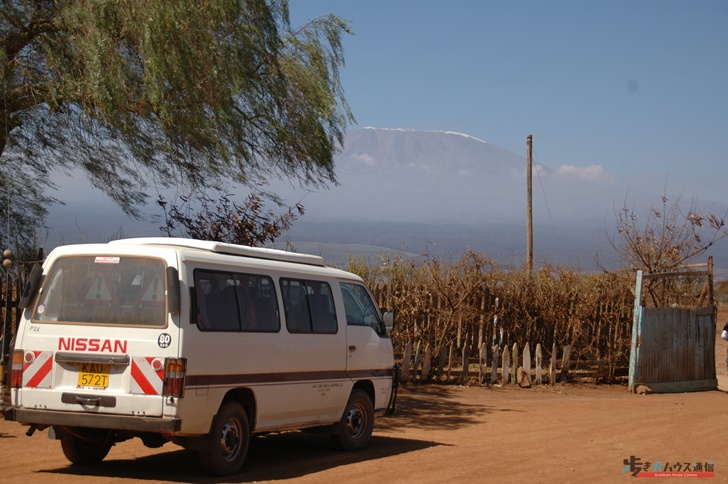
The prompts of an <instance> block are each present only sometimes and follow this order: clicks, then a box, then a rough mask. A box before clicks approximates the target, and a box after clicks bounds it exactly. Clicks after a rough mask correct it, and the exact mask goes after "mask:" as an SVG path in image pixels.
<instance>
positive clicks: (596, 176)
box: [554, 165, 612, 182]
mask: <svg viewBox="0 0 728 484" xmlns="http://www.w3.org/2000/svg"><path fill="white" fill-rule="evenodd" d="M554 176H556V177H559V178H578V179H580V180H586V181H594V182H596V181H609V180H611V179H612V177H611V176H610V175H609V173H607V171H606V170H605V169H604V168H603V167H602V165H589V166H574V165H561V166H560V167H559V168H558V169H557V170H556V171H555V172H554Z"/></svg>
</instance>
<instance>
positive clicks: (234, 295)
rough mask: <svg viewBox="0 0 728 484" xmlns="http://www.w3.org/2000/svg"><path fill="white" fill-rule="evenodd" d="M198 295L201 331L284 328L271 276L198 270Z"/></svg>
mask: <svg viewBox="0 0 728 484" xmlns="http://www.w3.org/2000/svg"><path fill="white" fill-rule="evenodd" d="M195 296H196V298H195V299H196V300H197V307H196V310H197V327H198V328H200V330H201V331H258V332H261V331H262V332H276V331H278V330H279V329H280V318H279V313H278V301H277V298H276V291H275V286H274V285H273V280H272V279H271V278H270V277H268V276H261V275H254V274H243V273H236V272H223V271H208V270H203V269H195Z"/></svg>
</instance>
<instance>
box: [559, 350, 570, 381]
mask: <svg viewBox="0 0 728 484" xmlns="http://www.w3.org/2000/svg"><path fill="white" fill-rule="evenodd" d="M570 359H571V345H566V346H564V356H563V357H562V361H561V381H562V382H565V381H566V380H568V378H569V360H570Z"/></svg>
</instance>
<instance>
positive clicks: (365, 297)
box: [341, 282, 386, 335]
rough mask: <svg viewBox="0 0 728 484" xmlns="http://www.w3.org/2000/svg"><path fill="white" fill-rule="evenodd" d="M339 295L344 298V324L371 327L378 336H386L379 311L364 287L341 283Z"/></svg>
mask: <svg viewBox="0 0 728 484" xmlns="http://www.w3.org/2000/svg"><path fill="white" fill-rule="evenodd" d="M341 295H342V296H343V298H344V309H345V310H346V324H351V325H353V326H371V327H372V329H374V331H376V332H377V333H378V334H382V335H383V334H386V329H385V328H384V321H382V319H381V317H380V316H379V310H377V306H376V305H375V304H374V301H372V298H371V297H370V296H369V292H368V291H367V290H366V288H365V287H364V286H361V285H359V284H352V283H348V282H342V283H341Z"/></svg>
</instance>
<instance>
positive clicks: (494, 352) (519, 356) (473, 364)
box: [395, 342, 629, 388]
mask: <svg viewBox="0 0 728 484" xmlns="http://www.w3.org/2000/svg"><path fill="white" fill-rule="evenodd" d="M557 349H558V348H557V347H556V345H555V344H554V345H553V346H552V349H551V353H550V357H549V362H548V363H547V362H546V360H545V359H544V358H543V351H542V348H541V344H538V345H536V349H535V350H534V355H533V357H532V355H531V352H530V347H529V345H528V344H526V345H525V346H524V347H523V349H522V352H519V348H518V346H517V345H515V344H514V345H513V346H512V347H511V348H508V347H503V348H500V347H498V346H494V347H492V348H490V351H488V348H487V347H486V346H485V345H482V346H481V347H480V350H479V356H478V357H471V356H467V357H464V356H462V354H457V353H458V352H457V351H455V349H454V348H452V347H445V348H443V349H442V350H441V351H440V354H439V355H433V354H432V353H431V351H430V348H429V346H425V345H423V344H422V342H418V343H415V344H412V343H408V344H406V345H405V348H404V352H403V353H398V354H395V360H396V361H397V362H398V363H399V364H400V366H401V370H400V381H401V382H402V383H413V384H419V383H442V384H461V385H470V384H476V385H483V384H485V385H508V384H512V385H518V386H520V387H524V388H527V387H530V386H531V385H544V384H550V385H554V384H556V383H559V382H573V381H591V382H593V383H595V384H599V383H612V382H615V381H618V380H620V379H623V378H624V377H626V376H627V373H628V370H629V362H628V361H626V360H623V361H619V362H616V363H615V362H609V361H607V360H574V359H572V358H571V347H570V346H569V345H567V346H564V347H562V348H560V350H561V356H560V357H558V354H557ZM463 351H464V353H468V352H469V350H468V349H467V348H466V349H464V350H463ZM464 361H467V364H466V365H464V364H463V362H464Z"/></svg>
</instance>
